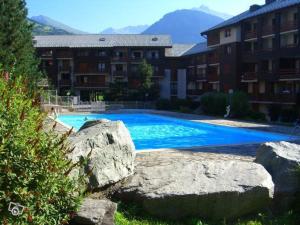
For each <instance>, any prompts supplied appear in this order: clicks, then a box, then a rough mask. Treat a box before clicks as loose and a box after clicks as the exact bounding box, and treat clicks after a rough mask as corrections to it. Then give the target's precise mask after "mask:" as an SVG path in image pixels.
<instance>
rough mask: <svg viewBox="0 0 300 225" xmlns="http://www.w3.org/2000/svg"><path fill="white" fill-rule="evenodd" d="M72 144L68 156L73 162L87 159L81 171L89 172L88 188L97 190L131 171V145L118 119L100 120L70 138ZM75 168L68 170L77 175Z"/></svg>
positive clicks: (132, 151) (122, 177)
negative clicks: (72, 148)
mask: <svg viewBox="0 0 300 225" xmlns="http://www.w3.org/2000/svg"><path fill="white" fill-rule="evenodd" d="M70 142H71V145H72V146H74V147H75V149H74V151H73V152H72V153H71V154H70V155H69V158H70V159H72V161H73V162H74V163H76V162H78V161H79V160H80V159H81V158H82V157H84V158H88V163H87V166H86V168H85V173H90V172H91V171H92V172H91V176H89V187H90V188H91V189H99V188H102V187H104V186H106V185H110V184H114V183H116V182H118V181H120V180H122V179H124V178H126V177H128V176H130V175H132V174H133V170H134V159H135V147H134V144H133V142H132V139H131V137H130V134H129V131H128V130H127V128H126V127H125V125H124V124H123V123H122V122H119V121H118V122H102V123H98V124H97V125H95V126H92V127H88V128H86V129H83V130H81V131H80V132H78V133H76V135H75V136H73V137H70ZM78 173H79V169H78V168H77V169H76V170H74V171H73V172H72V175H73V176H76V175H78Z"/></svg>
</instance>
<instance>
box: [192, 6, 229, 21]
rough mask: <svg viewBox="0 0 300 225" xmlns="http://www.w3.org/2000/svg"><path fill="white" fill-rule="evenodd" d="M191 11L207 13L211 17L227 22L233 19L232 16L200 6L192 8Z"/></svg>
mask: <svg viewBox="0 0 300 225" xmlns="http://www.w3.org/2000/svg"><path fill="white" fill-rule="evenodd" d="M192 9H193V10H197V11H201V12H205V13H208V14H211V15H215V16H218V17H220V18H222V19H224V20H227V19H229V18H231V17H233V15H230V14H228V13H224V12H218V11H215V10H212V9H210V8H209V7H208V6H206V5H201V6H200V7H195V8H192Z"/></svg>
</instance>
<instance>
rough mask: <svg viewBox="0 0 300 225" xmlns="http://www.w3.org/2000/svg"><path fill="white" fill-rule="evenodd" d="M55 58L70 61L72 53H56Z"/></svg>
mask: <svg viewBox="0 0 300 225" xmlns="http://www.w3.org/2000/svg"><path fill="white" fill-rule="evenodd" d="M56 58H61V59H71V58H73V53H72V52H69V51H57V52H56Z"/></svg>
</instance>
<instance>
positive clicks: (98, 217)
mask: <svg viewBox="0 0 300 225" xmlns="http://www.w3.org/2000/svg"><path fill="white" fill-rule="evenodd" d="M116 210H117V204H116V203H113V202H111V201H109V200H95V199H90V198H87V199H85V200H84V201H83V204H82V206H81V207H80V209H79V211H78V212H77V213H76V215H75V217H74V218H73V219H72V222H71V224H74V225H113V224H114V215H115V212H116Z"/></svg>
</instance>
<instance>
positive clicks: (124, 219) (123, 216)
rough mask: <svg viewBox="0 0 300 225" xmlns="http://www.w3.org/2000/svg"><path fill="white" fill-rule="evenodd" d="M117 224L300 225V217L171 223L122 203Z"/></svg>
mask: <svg viewBox="0 0 300 225" xmlns="http://www.w3.org/2000/svg"><path fill="white" fill-rule="evenodd" d="M115 222H116V223H115V224H116V225H299V224H300V215H299V214H296V213H293V212H288V213H286V214H284V215H282V216H278V217H269V216H264V215H262V214H260V215H257V216H254V217H252V218H249V219H245V220H239V221H235V222H228V221H215V222H209V221H207V222H206V221H202V220H199V219H187V220H184V221H170V220H163V219H155V218H153V217H150V216H149V215H147V214H145V213H144V212H143V210H142V209H141V208H139V207H138V206H136V205H125V204H123V203H121V204H119V205H118V212H117V213H116V216H115Z"/></svg>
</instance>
